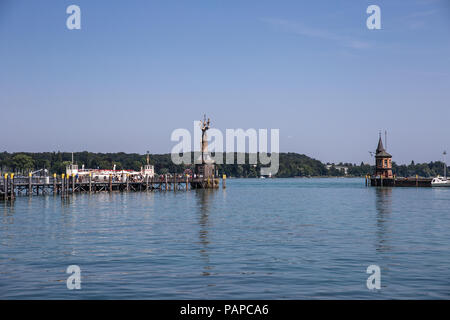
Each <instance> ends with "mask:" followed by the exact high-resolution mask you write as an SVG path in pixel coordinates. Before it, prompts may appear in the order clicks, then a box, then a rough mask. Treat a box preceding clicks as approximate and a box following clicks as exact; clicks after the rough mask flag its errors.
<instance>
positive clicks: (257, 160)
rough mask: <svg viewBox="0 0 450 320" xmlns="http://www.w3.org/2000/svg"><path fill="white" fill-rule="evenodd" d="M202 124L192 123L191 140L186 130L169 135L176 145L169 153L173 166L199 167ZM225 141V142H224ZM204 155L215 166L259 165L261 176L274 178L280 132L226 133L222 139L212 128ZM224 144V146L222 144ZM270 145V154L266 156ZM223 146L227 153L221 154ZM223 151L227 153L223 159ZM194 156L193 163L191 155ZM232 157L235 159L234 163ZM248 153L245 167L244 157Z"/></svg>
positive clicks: (262, 130)
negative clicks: (192, 132) (187, 165)
mask: <svg viewBox="0 0 450 320" xmlns="http://www.w3.org/2000/svg"><path fill="white" fill-rule="evenodd" d="M201 125H202V122H201V121H194V139H193V140H192V135H191V132H190V131H189V130H187V129H183V128H179V129H175V130H174V131H173V132H172V135H171V137H170V139H171V141H175V142H178V143H177V144H176V145H175V146H174V147H173V148H172V151H171V158H172V162H173V163H174V164H192V163H194V164H200V163H202V157H201V153H202V152H201V145H202V143H201V142H202V130H201ZM224 137H225V140H224ZM207 141H208V145H207V149H206V150H204V153H207V157H208V159H209V160H211V161H213V162H214V163H216V164H224V158H225V164H250V165H257V164H260V165H262V166H264V167H261V172H260V174H261V175H275V174H276V173H277V172H278V169H279V152H280V130H279V129H270V141H269V140H268V129H258V130H256V129H253V128H251V129H247V130H243V129H226V130H225V135H224V134H223V133H222V131H220V130H219V129H215V128H211V129H209V130H208V134H207ZM224 142H225V143H224ZM269 142H270V152H269ZM224 145H225V147H226V149H225V150H224ZM224 151H226V154H225V157H224ZM192 152H194V160H193V161H192V158H191V153H192ZM235 153H237V156H236V158H237V159H235ZM246 153H248V163H246V156H245V154H246Z"/></svg>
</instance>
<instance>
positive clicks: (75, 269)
mask: <svg viewBox="0 0 450 320" xmlns="http://www.w3.org/2000/svg"><path fill="white" fill-rule="evenodd" d="M66 273H68V274H70V276H69V277H68V278H67V281H66V285H67V289H69V290H74V289H75V290H80V289H81V269H80V267H79V266H77V265H75V264H73V265H70V266H68V267H67V270H66Z"/></svg>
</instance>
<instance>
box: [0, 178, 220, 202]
mask: <svg viewBox="0 0 450 320" xmlns="http://www.w3.org/2000/svg"><path fill="white" fill-rule="evenodd" d="M225 179H226V177H225V176H224V178H223V180H222V181H223V182H222V186H223V188H225V183H224V181H225ZM209 188H213V189H217V188H219V179H218V178H203V177H200V178H198V177H196V178H193V177H190V176H183V175H170V176H168V175H165V176H162V175H161V176H159V177H149V176H147V177H145V178H144V179H141V180H139V181H134V180H131V179H129V178H128V177H126V179H125V181H116V180H114V179H113V177H112V176H110V177H109V179H107V180H102V181H98V180H94V179H92V177H91V176H89V178H88V179H84V180H81V179H77V178H76V177H75V176H67V175H65V174H62V175H61V176H57V175H56V174H55V175H53V177H33V176H29V177H15V176H14V174H10V175H4V176H3V177H2V178H1V179H0V200H14V198H15V197H17V196H38V195H60V196H61V197H66V196H68V195H70V194H73V193H97V192H142V191H148V192H149V191H163V192H167V191H174V192H176V191H188V190H189V189H209Z"/></svg>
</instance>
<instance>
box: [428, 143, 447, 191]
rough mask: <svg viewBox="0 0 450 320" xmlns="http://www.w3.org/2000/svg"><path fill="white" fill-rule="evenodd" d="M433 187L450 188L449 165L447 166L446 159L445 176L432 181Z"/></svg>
mask: <svg viewBox="0 0 450 320" xmlns="http://www.w3.org/2000/svg"><path fill="white" fill-rule="evenodd" d="M443 154H444V157H445V155H446V154H447V152H446V151H444V153H443ZM431 186H432V187H450V180H448V179H447V165H446V164H445V159H444V176H443V177H440V176H437V177H436V178H433V180H431Z"/></svg>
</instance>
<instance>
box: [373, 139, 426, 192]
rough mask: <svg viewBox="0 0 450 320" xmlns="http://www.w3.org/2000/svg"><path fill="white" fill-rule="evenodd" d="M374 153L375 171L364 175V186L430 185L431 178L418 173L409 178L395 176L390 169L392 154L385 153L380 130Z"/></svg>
mask: <svg viewBox="0 0 450 320" xmlns="http://www.w3.org/2000/svg"><path fill="white" fill-rule="evenodd" d="M385 139H386V138H385ZM385 143H386V140H385ZM374 153H375V172H374V175H373V176H370V175H366V178H365V181H366V186H368V185H369V183H370V186H372V187H431V181H432V180H433V179H432V178H422V177H419V176H418V175H416V176H415V177H409V178H408V177H396V176H395V174H394V173H393V170H392V155H390V154H389V153H387V152H386V149H385V147H384V146H383V141H382V139H381V132H380V136H379V139H378V146H377V149H376V151H375V152H374Z"/></svg>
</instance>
